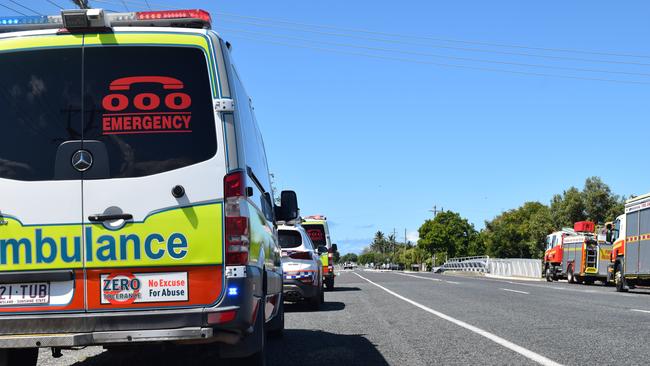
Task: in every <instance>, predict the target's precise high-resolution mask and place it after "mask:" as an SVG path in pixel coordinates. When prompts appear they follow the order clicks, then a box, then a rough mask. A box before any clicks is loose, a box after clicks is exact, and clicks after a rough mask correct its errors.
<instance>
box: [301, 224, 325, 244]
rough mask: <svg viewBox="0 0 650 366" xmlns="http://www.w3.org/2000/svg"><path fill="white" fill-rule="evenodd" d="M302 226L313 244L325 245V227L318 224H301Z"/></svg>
mask: <svg viewBox="0 0 650 366" xmlns="http://www.w3.org/2000/svg"><path fill="white" fill-rule="evenodd" d="M302 227H304V228H305V230H307V234H308V235H309V238H310V239H311V241H312V242H313V243H314V245H315V246H317V247H319V246H322V245H327V241H326V239H325V228H324V227H323V225H320V224H311V225H310V224H303V225H302Z"/></svg>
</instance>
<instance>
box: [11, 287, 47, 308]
mask: <svg viewBox="0 0 650 366" xmlns="http://www.w3.org/2000/svg"><path fill="white" fill-rule="evenodd" d="M49 303H50V283H49V282H32V283H8V284H0V306H16V305H18V306H22V305H43V304H49Z"/></svg>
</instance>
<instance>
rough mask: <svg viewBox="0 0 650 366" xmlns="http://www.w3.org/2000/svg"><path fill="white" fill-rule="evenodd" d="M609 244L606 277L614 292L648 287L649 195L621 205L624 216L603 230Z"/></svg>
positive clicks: (649, 256)
mask: <svg viewBox="0 0 650 366" xmlns="http://www.w3.org/2000/svg"><path fill="white" fill-rule="evenodd" d="M607 229H608V230H607V241H608V242H610V243H613V245H614V246H613V249H612V253H611V258H610V260H611V265H610V269H609V271H610V276H611V277H612V279H613V281H614V283H615V285H616V290H617V291H619V292H626V291H628V290H630V289H633V288H635V287H636V286H650V193H648V194H644V195H642V196H638V197H634V198H631V199H629V200H627V201H626V202H625V213H624V214H623V215H620V216H618V217H617V218H616V221H614V223H613V224H611V225H609V227H608V228H607Z"/></svg>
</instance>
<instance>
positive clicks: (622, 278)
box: [614, 263, 628, 292]
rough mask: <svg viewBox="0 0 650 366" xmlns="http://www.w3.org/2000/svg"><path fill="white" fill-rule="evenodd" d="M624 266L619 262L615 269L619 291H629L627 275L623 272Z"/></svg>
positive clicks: (615, 281)
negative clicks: (626, 280)
mask: <svg viewBox="0 0 650 366" xmlns="http://www.w3.org/2000/svg"><path fill="white" fill-rule="evenodd" d="M622 267H623V266H622V265H621V264H620V263H619V264H618V265H617V266H616V268H615V269H614V283H615V284H616V291H617V292H627V290H628V287H627V285H626V284H625V276H624V274H623V268H622Z"/></svg>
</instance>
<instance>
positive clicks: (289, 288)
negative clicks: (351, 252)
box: [278, 224, 325, 310]
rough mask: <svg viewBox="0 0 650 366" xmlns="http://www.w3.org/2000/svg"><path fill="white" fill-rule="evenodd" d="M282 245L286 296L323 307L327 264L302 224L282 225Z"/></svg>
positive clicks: (280, 239)
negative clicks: (325, 265) (325, 266)
mask: <svg viewBox="0 0 650 366" xmlns="http://www.w3.org/2000/svg"><path fill="white" fill-rule="evenodd" d="M278 240H279V241H280V246H281V247H282V272H283V275H284V286H283V287H284V300H285V301H293V302H298V301H303V300H306V301H307V302H308V303H309V305H310V306H311V308H312V309H313V310H318V309H320V305H321V304H322V303H323V302H324V301H325V297H324V295H323V275H322V271H323V266H322V264H321V260H320V255H319V253H318V252H317V249H316V248H314V245H313V244H312V242H311V239H310V238H309V235H307V232H305V229H303V228H302V227H301V226H300V225H299V224H287V225H280V226H278Z"/></svg>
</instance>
